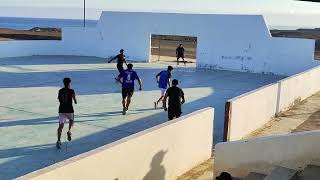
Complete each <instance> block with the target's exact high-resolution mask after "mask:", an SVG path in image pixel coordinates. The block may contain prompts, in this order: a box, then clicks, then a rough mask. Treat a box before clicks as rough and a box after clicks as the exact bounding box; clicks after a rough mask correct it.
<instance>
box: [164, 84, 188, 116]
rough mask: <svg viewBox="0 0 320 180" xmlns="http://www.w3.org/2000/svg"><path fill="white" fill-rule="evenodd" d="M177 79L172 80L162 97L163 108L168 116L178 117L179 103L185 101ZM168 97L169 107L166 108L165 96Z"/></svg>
mask: <svg viewBox="0 0 320 180" xmlns="http://www.w3.org/2000/svg"><path fill="white" fill-rule="evenodd" d="M178 83H179V82H178V80H176V79H174V80H172V86H171V87H169V88H168V89H167V92H166V95H165V96H164V99H163V104H164V110H165V111H168V118H169V120H172V119H173V118H178V117H180V116H181V114H182V111H181V105H182V104H184V103H185V99H184V93H183V91H182V89H180V88H179V87H178ZM168 97H169V103H168V104H169V108H168V109H167V98H168Z"/></svg>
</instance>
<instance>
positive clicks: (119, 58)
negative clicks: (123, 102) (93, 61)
mask: <svg viewBox="0 0 320 180" xmlns="http://www.w3.org/2000/svg"><path fill="white" fill-rule="evenodd" d="M115 59H117V69H118V71H119V76H118V77H117V78H115V79H116V80H117V81H119V79H120V74H121V73H122V72H123V71H124V68H123V63H125V64H126V65H127V66H128V64H127V61H126V56H125V55H124V50H123V49H121V50H120V54H118V55H116V56H115V57H114V58H112V59H110V60H109V61H108V63H111V62H112V61H113V60H115Z"/></svg>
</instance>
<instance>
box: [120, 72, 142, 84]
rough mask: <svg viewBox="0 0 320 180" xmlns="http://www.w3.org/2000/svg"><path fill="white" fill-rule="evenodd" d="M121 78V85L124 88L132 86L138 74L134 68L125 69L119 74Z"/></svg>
mask: <svg viewBox="0 0 320 180" xmlns="http://www.w3.org/2000/svg"><path fill="white" fill-rule="evenodd" d="M120 77H121V78H122V87H123V88H126V89H133V88H134V80H136V79H139V76H138V74H137V73H136V72H135V71H134V70H129V69H127V70H125V71H123V72H122V73H121V74H120Z"/></svg>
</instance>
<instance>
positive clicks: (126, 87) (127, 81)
mask: <svg viewBox="0 0 320 180" xmlns="http://www.w3.org/2000/svg"><path fill="white" fill-rule="evenodd" d="M132 68H133V65H132V64H128V69H127V70H125V71H123V72H122V73H121V74H120V81H121V82H122V107H123V111H122V113H123V115H125V114H126V112H127V111H128V109H129V105H130V103H131V97H132V96H133V92H134V81H135V80H137V81H138V83H139V91H141V90H142V81H141V79H140V78H139V76H138V74H137V72H136V71H134V70H133V69H132Z"/></svg>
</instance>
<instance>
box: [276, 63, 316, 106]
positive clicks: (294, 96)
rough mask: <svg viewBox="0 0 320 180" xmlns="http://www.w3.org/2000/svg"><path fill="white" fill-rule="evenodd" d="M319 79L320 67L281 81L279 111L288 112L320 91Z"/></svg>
mask: <svg viewBox="0 0 320 180" xmlns="http://www.w3.org/2000/svg"><path fill="white" fill-rule="evenodd" d="M319 77H320V66H318V67H315V68H312V69H310V70H307V71H305V72H302V73H300V74H297V75H294V76H291V77H289V78H286V79H283V80H281V81H279V83H280V100H279V111H286V110H288V109H289V108H290V107H292V106H293V105H295V104H296V103H299V102H301V101H302V100H304V99H306V98H308V97H310V96H312V95H313V94H315V93H317V92H318V91H320V83H319Z"/></svg>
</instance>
